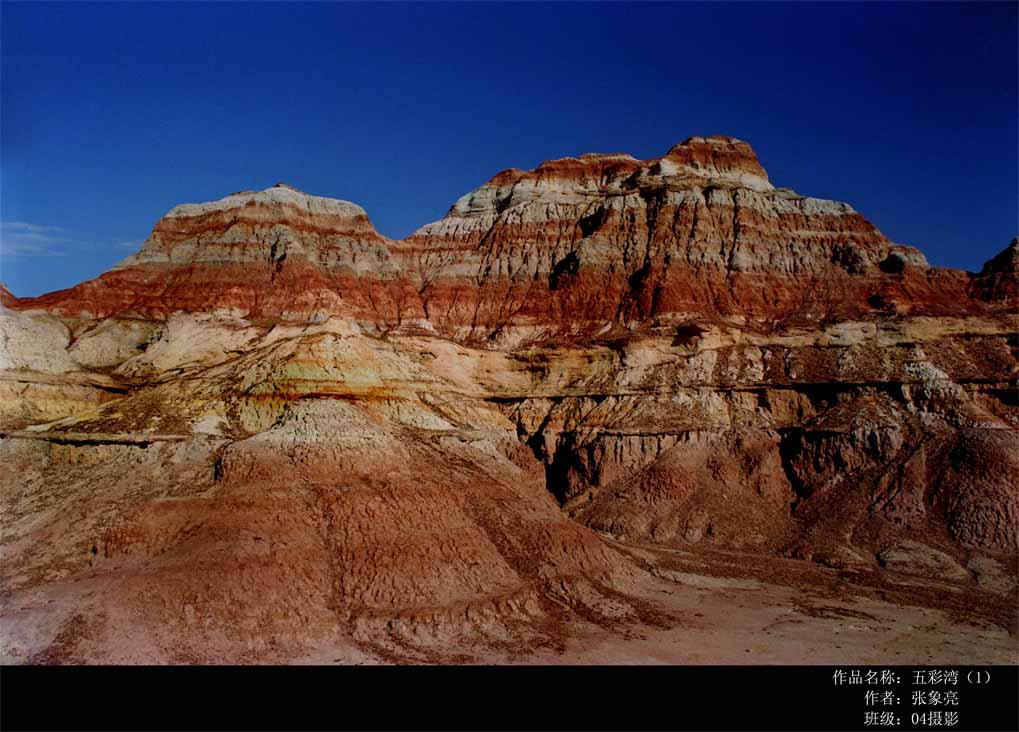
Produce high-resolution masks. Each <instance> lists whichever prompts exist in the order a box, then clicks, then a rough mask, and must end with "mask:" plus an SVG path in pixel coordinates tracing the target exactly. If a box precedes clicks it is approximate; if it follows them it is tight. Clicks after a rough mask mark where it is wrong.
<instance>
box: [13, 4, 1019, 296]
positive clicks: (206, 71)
mask: <svg viewBox="0 0 1019 732" xmlns="http://www.w3.org/2000/svg"><path fill="white" fill-rule="evenodd" d="M0 8H2V9H0V13H2V18H0V25H2V28H0V33H2V59H0V60H2V67H0V73H2V79H0V90H2V92H0V93H2V111H0V118H2V140H0V144H2V150H0V185H2V189H0V205H2V209H0V221H2V229H0V236H2V244H0V279H3V280H4V281H5V282H6V283H7V285H8V286H9V287H10V288H11V289H12V290H13V291H14V292H15V294H18V295H22V296H26V295H34V294H39V293H42V292H46V291H49V290H53V289H58V288H62V287H67V286H70V285H72V284H74V283H76V282H78V281H81V280H83V279H88V278H90V277H94V276H96V275H97V274H99V273H100V272H102V271H103V270H105V269H107V268H108V267H109V266H110V265H112V264H113V263H115V262H116V261H118V260H120V259H121V258H123V257H124V256H126V255H127V254H130V253H131V252H132V251H133V250H134V249H135V248H136V247H137V245H138V244H139V243H140V242H141V241H142V240H143V239H144V238H145V237H146V236H147V235H148V233H149V231H150V230H151V228H152V226H153V225H154V224H155V222H156V220H157V219H158V218H159V217H160V216H162V215H163V214H164V213H165V212H166V211H168V210H169V209H170V208H172V207H173V206H174V205H176V204H177V203H184V202H195V201H205V200H213V199H216V198H220V197H222V196H224V195H226V194H228V193H231V192H233V191H237V190H241V189H245V188H265V187H268V186H271V185H273V184H274V183H276V182H278V181H286V182H288V183H290V184H292V185H294V186H296V187H298V188H301V189H302V190H305V191H308V192H309V193H314V194H318V195H325V196H332V197H336V198H343V199H347V200H351V201H354V202H356V203H358V204H360V205H362V206H364V207H365V209H367V211H368V214H369V216H370V217H371V218H372V221H373V222H374V223H375V225H376V227H377V228H378V229H379V230H380V231H381V232H382V233H383V234H386V235H388V236H392V237H403V236H406V235H407V234H409V233H410V232H411V231H413V230H414V229H415V228H417V227H418V226H421V225H423V224H425V223H427V222H429V221H432V220H435V219H437V218H439V217H441V216H442V215H443V214H444V213H445V211H446V210H447V209H448V208H449V206H450V205H451V204H452V203H453V201H454V200H455V199H456V198H457V197H458V196H460V195H461V194H463V193H465V192H466V191H468V190H470V189H472V188H475V187H476V186H478V185H479V184H481V183H482V182H484V181H485V180H487V179H488V178H490V177H491V176H492V175H494V174H495V173H497V172H498V171H500V170H502V169H504V168H508V167H521V168H524V167H533V166H534V165H537V164H538V163H540V162H541V161H543V160H546V159H550V158H556V157H563V156H566V155H576V154H581V153H584V152H629V153H631V154H633V155H636V156H638V157H642V158H647V157H654V156H657V155H661V154H662V153H664V152H665V151H666V150H667V149H668V148H669V147H670V146H671V145H673V144H674V143H676V142H678V141H680V140H682V139H684V138H686V137H688V136H690V135H695V134H699V135H710V134H729V135H733V136H736V137H739V138H741V139H744V140H747V141H749V142H750V143H751V144H752V145H753V146H754V148H755V149H756V150H757V153H758V155H759V156H760V158H761V160H762V162H763V164H764V166H765V168H766V169H767V170H768V172H769V174H770V176H771V179H772V181H773V182H774V183H776V184H777V185H780V186H788V187H791V188H794V189H796V190H798V191H800V192H801V193H807V194H810V195H815V196H820V197H825V198H834V199H838V200H843V201H847V202H849V203H851V204H852V205H853V206H854V207H856V208H857V209H858V210H859V211H861V212H862V213H863V214H864V215H865V216H867V217H868V218H870V219H871V220H872V221H873V222H874V223H875V224H877V226H878V227H879V228H881V229H882V230H883V231H884V232H885V233H886V234H887V235H888V236H890V237H891V238H892V239H894V240H896V241H899V242H902V243H907V244H912V245H914V246H918V247H920V248H921V249H922V250H923V251H924V252H925V253H926V254H927V256H928V258H929V260H930V261H931V262H932V263H933V264H937V265H942V266H955V267H962V268H966V269H977V268H979V267H980V265H981V264H982V262H983V261H984V260H986V259H988V258H990V257H991V256H993V255H994V254H995V253H996V252H997V251H999V250H1000V249H1002V248H1003V247H1004V246H1005V245H1006V244H1007V243H1008V241H1009V240H1010V239H1011V237H1012V236H1013V235H1014V234H1015V233H1016V231H1017V229H1019V222H1017V220H1019V208H1017V206H1019V203H1017V201H1019V182H1017V181H1019V148H1017V138H1019V129H1017V108H1019V94H1017V85H1019V84H1017V74H1019V71H1017V64H1016V56H1015V53H1016V46H1015V39H1016V33H1017V23H1019V20H1017V5H1016V4H1015V3H1002V4H996V5H985V4H975V3H967V4H958V5H956V4H941V3H931V4H876V3H875V4H871V3H854V4H848V5H837V4H819V5H811V4H804V3H797V4H792V5H772V4H763V3H762V4H752V3H742V4H733V5H729V4H693V3H681V4H650V3H646V4H645V3H642V4H630V5H612V4H602V3H599V4H567V5H546V4H515V5H495V4H488V3H485V4H428V3H422V4H414V5H404V4H394V3H385V4H370V5H360V4H346V3H343V4H340V3H336V4H331V3H320V4H298V3H286V4H253V3H252V4H204V3H195V4H165V3H134V4H87V3H75V4H70V5H63V4H56V3H43V4H28V3H10V2H4V3H2V5H0Z"/></svg>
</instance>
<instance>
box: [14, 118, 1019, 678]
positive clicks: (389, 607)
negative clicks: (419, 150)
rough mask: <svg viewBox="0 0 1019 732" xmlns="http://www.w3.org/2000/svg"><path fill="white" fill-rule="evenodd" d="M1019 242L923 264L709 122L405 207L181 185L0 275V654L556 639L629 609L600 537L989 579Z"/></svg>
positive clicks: (995, 558) (1004, 549) (446, 647)
mask: <svg viewBox="0 0 1019 732" xmlns="http://www.w3.org/2000/svg"><path fill="white" fill-rule="evenodd" d="M1017 247H1019V244H1017V242H1016V241H1014V240H1013V242H1012V244H1011V245H1010V247H1008V248H1007V249H1006V250H1005V251H1003V252H1002V254H1000V255H999V256H997V257H995V258H994V259H993V260H991V261H990V262H988V263H987V265H986V266H985V267H984V268H983V270H982V271H981V272H979V273H976V274H970V273H965V272H961V271H954V270H943V269H936V268H931V267H929V266H928V265H927V263H926V262H925V260H924V258H923V256H922V255H921V254H920V253H919V252H918V251H917V250H915V249H912V248H910V247H905V246H902V245H898V244H894V243H892V242H890V241H889V240H888V239H887V238H886V237H884V236H883V235H882V234H881V233H880V232H879V231H878V230H877V229H876V228H875V227H874V226H873V225H872V224H871V223H870V222H868V221H867V220H866V219H865V218H864V217H863V216H861V215H860V214H858V213H857V212H855V211H854V210H853V209H852V208H851V207H850V206H848V205H847V204H843V203H837V202H832V201H824V200H819V199H813V198H809V197H805V196H801V195H799V194H796V193H794V192H793V191H791V190H789V189H783V188H775V187H774V186H773V185H772V184H771V182H770V181H769V180H768V176H767V174H766V173H765V171H764V169H763V167H762V166H761V164H760V163H759V161H758V159H757V157H756V155H755V154H754V152H753V150H752V149H751V148H750V147H749V145H747V144H746V143H743V142H740V141H738V140H734V139H732V138H723V137H712V138H699V137H695V138H690V139H689V140H687V141H685V142H683V143H680V144H679V145H676V146H675V147H673V148H672V149H671V150H670V151H669V152H668V153H666V154H665V155H664V156H662V157H661V158H657V159H653V160H648V161H639V160H636V159H634V158H632V157H630V156H627V155H585V156H582V157H580V158H566V159H563V160H557V161H552V162H549V163H545V164H543V165H541V166H539V167H538V168H536V169H535V170H532V171H521V170H509V171H504V172H503V173H500V174H499V175H497V176H496V177H495V178H493V179H492V180H491V181H489V182H488V183H486V184H485V185H483V186H482V187H480V188H479V189H477V190H475V191H473V192H471V193H469V194H467V195H465V196H464V197H463V198H461V199H460V200H459V201H457V202H456V203H455V204H454V206H453V207H452V208H451V209H450V211H449V213H448V214H447V215H446V217H445V218H443V219H442V220H441V221H438V222H436V223H433V224H429V225H427V226H425V227H423V228H422V229H420V230H419V231H417V232H416V233H415V234H413V235H412V236H411V237H409V238H408V239H406V240H403V241H391V240H388V239H386V238H384V237H382V236H380V235H379V234H378V233H377V232H375V230H374V229H373V228H372V226H371V223H370V222H369V220H368V218H367V215H366V214H365V212H364V211H363V210H362V209H360V208H359V207H357V206H355V205H354V204H350V203H346V202H343V201H337V200H333V199H327V198H320V197H316V196H310V195H307V194H304V193H301V192H299V191H297V190H295V189H293V188H290V187H289V186H285V185H282V184H281V185H278V186H276V187H274V188H271V189H268V190H265V191H261V192H252V191H246V192H241V193H237V194H233V195H231V196H228V197H226V198H224V199H222V200H220V201H217V202H213V203H206V204H189V205H182V206H178V207H176V208H175V209H173V210H172V211H171V212H170V213H168V214H167V215H166V216H165V217H163V218H162V219H161V220H160V221H159V222H158V223H157V224H156V226H155V228H154V229H153V231H152V234H151V235H150V236H149V238H148V239H147V240H146V242H145V243H144V245H143V246H142V248H141V251H139V252H138V253H137V254H136V255H134V256H132V257H129V258H128V259H126V260H125V261H123V262H121V263H120V264H119V265H118V266H117V267H115V268H114V269H113V270H111V271H110V272H108V273H106V274H104V275H102V276H101V277H99V278H97V279H95V280H92V281H90V282H85V283H82V284H80V285H78V286H76V287H74V288H71V289H70V290H64V291H60V292H54V293H50V294H48V295H44V296H42V297H39V298H24V299H19V298H16V297H14V296H13V295H11V294H10V293H9V292H7V291H6V290H0V295H2V306H3V310H2V312H0V429H2V430H3V433H2V434H3V438H2V442H0V452H2V459H0V486H2V488H3V491H2V500H3V503H2V505H3V515H2V519H0V520H2V525H3V537H2V544H0V551H2V554H0V557H2V561H0V572H2V574H0V577H2V585H0V592H2V601H3V610H2V613H3V618H4V622H5V625H6V626H7V628H8V630H9V632H6V633H5V638H4V648H3V654H4V657H5V658H7V659H10V660H18V661H22V662H24V661H36V662H46V661H57V662H63V661H74V660H100V661H103V660H127V661H138V660H146V659H157V660H176V661H191V660H206V661H208V660H212V661H219V660H240V661H261V660H280V659H282V660H288V659H294V658H300V657H302V654H305V655H306V654H307V653H308V652H309V649H313V648H320V647H322V646H323V644H325V645H330V644H333V645H336V644H339V645H343V644H348V645H349V647H350V648H351V649H353V650H351V653H353V654H354V655H352V656H348V660H349V659H353V660H357V659H358V658H362V657H363V658H366V659H376V660H378V659H381V660H387V659H388V660H411V661H413V660H444V661H450V660H454V661H455V660H470V659H471V658H476V657H477V655H476V652H477V649H478V648H482V647H483V648H489V649H497V650H498V649H501V651H500V652H504V653H507V654H510V655H512V654H514V653H519V652H521V649H530V651H534V650H535V649H539V648H546V649H552V650H553V651H554V649H555V648H558V647H561V644H562V638H563V633H564V632H565V631H564V630H563V628H565V627H567V626H568V624H569V623H570V622H572V621H573V620H576V619H578V618H579V619H581V620H583V621H584V622H588V623H593V624H594V625H597V626H600V627H606V628H615V627H636V626H639V625H641V624H643V625H644V626H647V625H649V624H651V625H654V624H656V623H658V624H661V623H662V622H664V621H662V618H661V613H660V611H659V610H657V609H656V608H655V607H654V604H653V603H649V602H648V601H647V600H646V594H647V593H646V591H645V589H646V587H647V586H648V585H647V583H648V582H654V581H658V580H655V579H654V578H653V577H651V575H650V574H649V572H651V573H652V574H655V573H657V574H658V575H661V572H657V571H656V570H654V568H653V567H652V566H651V564H649V561H650V560H649V559H648V558H647V557H648V556H649V555H644V554H634V553H633V552H632V551H630V549H629V548H628V547H631V546H633V545H635V544H643V545H646V546H658V547H663V548H670V547H671V548H673V549H683V550H684V551H686V550H698V551H700V550H705V551H714V550H726V551H729V550H732V551H744V552H753V553H754V554H755V555H758V556H760V555H765V556H774V557H789V558H794V559H800V560H814V561H815V562H819V563H821V564H824V565H827V566H829V567H834V568H837V569H839V570H840V571H852V572H876V573H878V574H881V573H891V576H898V574H902V575H903V576H907V577H908V576H912V577H914V578H923V577H926V578H931V577H936V578H939V579H940V580H945V579H946V578H947V580H948V581H950V582H954V583H956V585H957V586H954V589H953V591H958V592H962V593H965V596H966V597H968V598H971V600H972V602H970V605H972V606H977V605H980V604H981V603H985V604H986V603H991V605H993V604H994V603H995V602H1001V598H1002V597H1007V595H1008V593H1009V592H1012V591H1014V580H1015V571H1016V555H1017V543H1019V491H1017V489H1016V485H1019V441H1017V435H1019V432H1017V430H1019V400H1017V397H1016V394H1017V392H1016V381H1017V376H1019V371H1017V365H1019V362H1017V358H1019V339H1017V336H1016V329H1017V319H1016V316H1017V312H1019V301H1017V294H1016V293H1017V289H1019V288H1017V274H1016V271H1017V269H1016V261H1017V251H1019V249H1017ZM642 557H643V558H642ZM896 573H898V574H896ZM659 579H660V577H659ZM909 581H912V582H916V581H917V580H916V579H914V580H909ZM642 588H644V589H642ZM989 588H990V589H989ZM1002 588H1004V589H1002ZM1002 593H1004V594H1002ZM994 598H998V599H994ZM1006 605H1007V603H1006ZM995 607H997V606H996V605H995ZM1013 608H1014V606H1013ZM1003 617H1004V618H1005V620H1004V621H1003V622H1004V624H1005V626H1007V628H1008V629H1009V630H1011V632H1013V633H1014V632H1015V628H1014V625H1015V612H1014V609H1013V610H1011V611H1006V612H1004V615H1003ZM118 628H129V629H130V636H131V637H130V641H129V642H127V641H122V640H117V639H116V637H117V634H118V633H119V632H120V631H118ZM472 649H473V650H472ZM358 654H361V655H358ZM472 654H474V655H472Z"/></svg>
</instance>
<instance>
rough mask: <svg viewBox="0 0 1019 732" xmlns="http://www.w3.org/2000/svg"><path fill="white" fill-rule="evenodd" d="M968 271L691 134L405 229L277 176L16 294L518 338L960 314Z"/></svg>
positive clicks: (523, 176) (54, 303)
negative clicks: (930, 261)
mask: <svg viewBox="0 0 1019 732" xmlns="http://www.w3.org/2000/svg"><path fill="white" fill-rule="evenodd" d="M971 280H972V277H971V276H970V275H967V274H966V273H963V272H958V271H952V270H938V269H933V268H931V267H929V266H928V265H927V263H926V262H925V260H924V258H923V255H922V254H920V253H919V252H918V251H917V250H915V249H912V248H910V247H905V246H901V245H897V244H893V243H892V242H890V241H889V240H888V239H887V238H886V237H885V236H884V235H882V234H881V232H879V231H878V230H877V229H876V228H875V227H874V226H873V224H871V223H870V222H869V221H867V220H866V219H865V218H864V217H863V216H861V215H860V214H859V213H857V212H856V211H854V210H853V209H852V207H850V206H849V205H848V204H844V203H838V202H834V201H825V200H821V199H816V198H810V197H806V196H801V195H798V194H796V193H794V192H793V191H790V190H789V189H782V188H775V187H774V186H772V184H771V183H770V182H769V180H768V176H767V173H766V172H765V171H764V169H763V168H762V167H761V165H760V163H759V162H758V160H757V157H756V155H755V154H754V152H753V150H752V149H751V148H750V146H749V145H747V144H746V143H744V142H741V141H738V140H735V139H733V138H727V137H710V138H700V137H693V138H690V139H688V140H686V141H685V142H682V143H680V144H678V145H676V146H675V147H673V148H672V149H671V150H670V151H669V152H668V153H667V154H666V155H664V156H662V157H660V158H656V159H652V160H647V161H639V160H636V159H635V158H632V157H630V156H628V155H584V156H581V157H580V158H565V159H562V160H555V161H551V162H548V163H545V164H543V165H541V166H539V167H538V168H536V169H534V170H531V171H521V170H507V171H504V172H502V173H500V174H499V175H497V176H496V177H494V178H493V179H492V180H491V181H489V182H488V183H486V184H485V185H483V186H481V187H480V188H478V189H477V190H475V191H472V192H471V193H468V194H467V195H465V196H463V197H462V198H461V199H460V200H459V201H457V202H456V204H455V205H454V206H453V207H452V208H451V209H450V211H449V213H448V214H447V215H446V216H445V217H444V218H443V219H442V220H440V221H437V222H435V223H433V224H429V225H427V226H424V227H423V228H421V229H420V230H418V231H417V232H415V233H414V234H413V235H412V236H410V237H408V238H407V239H406V240H403V241H392V240H388V239H386V238H384V237H382V236H381V235H379V234H378V233H377V232H376V231H375V230H374V228H373V227H372V225H371V223H370V221H369V220H368V217H367V215H366V214H365V212H364V211H363V210H362V209H361V208H360V207H358V206H356V205H354V204H351V203H347V202H344V201H337V200H333V199H327V198H320V197H317V196H310V195H306V194H303V193H300V192H298V191H296V190H294V189H292V188H290V187H288V186H285V185H282V184H281V185H279V186H276V187H274V188H270V189H268V190H265V191H261V192H250V191H249V192H242V193H237V194H234V195H231V196H228V197H226V198H224V199H222V200H220V201H216V202H214V203H208V204H197V205H193V204H188V205H182V206H178V207H177V208H175V209H173V210H172V211H171V212H170V213H168V214H167V215H166V216H165V217H163V219H161V220H160V221H159V223H158V224H157V225H156V227H155V228H154V229H153V231H152V234H151V235H150V237H149V238H148V240H147V241H146V242H145V244H144V246H143V247H142V250H141V251H140V252H139V253H138V254H136V255H134V256H132V257H129V258H128V259H126V260H124V261H123V262H122V263H120V264H119V265H118V266H117V267H116V268H114V269H113V270H112V271H110V272H108V273H106V274H105V275H103V276H101V277H100V278H98V279H96V280H93V281H91V282H86V283H83V284H81V285H78V286H77V287H75V288H72V289H71V290H67V291H61V292H56V293H51V294H50V295H46V296H43V297H42V298H35V299H30V300H25V301H21V302H20V305H19V307H44V308H47V309H49V310H50V311H52V312H57V313H60V314H63V315H68V316H79V315H81V316H86V317H107V316H110V315H116V314H123V313H135V314H140V315H143V316H144V317H149V318H157V319H162V318H165V317H166V316H167V315H168V314H170V313H172V312H175V311H185V312H204V311H209V310H214V309H220V310H224V311H228V312H231V313H233V314H235V315H237V316H239V317H245V318H252V319H270V320H278V319H282V320H290V321H307V320H322V319H324V318H326V317H328V316H330V315H342V316H345V317H352V318H354V319H356V320H358V321H360V322H361V323H362V325H369V327H378V328H384V329H390V328H393V327H396V326H399V325H405V324H416V325H424V326H425V327H430V328H436V329H438V330H439V331H440V332H441V333H443V334H445V335H449V336H453V337H455V338H457V339H460V340H476V341H485V340H499V339H501V342H506V343H516V342H519V341H520V340H521V339H527V338H535V337H541V336H545V335H552V336H555V335H562V334H566V333H573V334H583V333H591V332H594V331H596V330H597V329H599V328H601V327H604V326H605V325H606V324H610V323H614V322H619V323H623V324H625V325H627V326H631V327H632V326H635V325H636V326H640V325H650V324H652V323H654V322H655V321H658V322H669V321H675V320H683V319H687V318H689V317H691V316H707V317H741V318H747V319H750V320H754V319H758V320H760V319H772V320H774V319H780V318H795V317H806V318H825V317H860V316H866V315H868V314H871V315H872V314H875V313H881V312H901V311H909V312H914V313H922V314H939V313H957V314H958V313H962V312H966V310H967V308H968V307H970V304H971V303H972V302H973V301H974V300H977V301H980V298H979V283H977V284H976V285H974V283H973V282H971ZM983 302H986V300H983Z"/></svg>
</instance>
